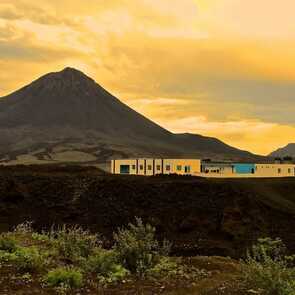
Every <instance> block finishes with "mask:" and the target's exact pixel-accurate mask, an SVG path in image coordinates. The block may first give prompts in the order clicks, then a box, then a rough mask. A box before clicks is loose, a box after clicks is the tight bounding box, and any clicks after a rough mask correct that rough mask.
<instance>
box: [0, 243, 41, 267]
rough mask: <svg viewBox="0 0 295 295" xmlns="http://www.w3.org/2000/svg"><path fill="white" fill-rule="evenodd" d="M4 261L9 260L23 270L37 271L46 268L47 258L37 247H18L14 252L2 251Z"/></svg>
mask: <svg viewBox="0 0 295 295" xmlns="http://www.w3.org/2000/svg"><path fill="white" fill-rule="evenodd" d="M0 260H1V261H2V262H9V263H11V264H13V265H15V267H16V268H17V269H18V270H19V271H22V272H35V271H39V270H41V269H42V268H44V266H45V264H46V259H45V257H44V256H42V255H41V254H40V253H39V251H38V250H37V249H36V248H35V247H29V248H18V249H17V250H16V251H15V252H14V253H7V252H6V253H3V252H1V253H0Z"/></svg>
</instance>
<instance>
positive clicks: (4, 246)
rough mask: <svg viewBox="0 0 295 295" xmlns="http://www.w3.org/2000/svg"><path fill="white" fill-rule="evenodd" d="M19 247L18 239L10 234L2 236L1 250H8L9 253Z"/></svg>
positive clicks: (0, 238) (0, 237)
mask: <svg viewBox="0 0 295 295" xmlns="http://www.w3.org/2000/svg"><path fill="white" fill-rule="evenodd" d="M16 249H17V243H16V240H15V239H14V238H13V237H12V236H10V235H7V234H6V235H1V236H0V250H2V251H6V252H8V253H13V252H15V251H16Z"/></svg>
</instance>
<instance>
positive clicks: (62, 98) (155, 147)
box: [0, 68, 255, 163]
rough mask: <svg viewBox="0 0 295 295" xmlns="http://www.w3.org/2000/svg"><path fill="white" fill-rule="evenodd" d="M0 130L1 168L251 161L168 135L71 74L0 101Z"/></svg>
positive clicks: (217, 144)
mask: <svg viewBox="0 0 295 295" xmlns="http://www.w3.org/2000/svg"><path fill="white" fill-rule="evenodd" d="M0 126H1V127H0V153H1V156H0V160H2V162H11V161H14V162H15V161H16V162H24V163H31V162H35V161H37V162H40V161H41V162H51V161H56V162H88V163H91V162H98V161H105V160H106V159H108V158H110V157H117V156H118V157H121V156H122V157H123V156H124V157H127V156H155V157H188V156H190V157H192V156H194V157H214V158H220V159H221V158H234V159H253V158H255V156H254V155H252V154H250V153H248V152H245V151H241V150H238V149H235V148H233V147H230V146H228V145H226V144H224V143H223V142H221V141H219V140H217V139H215V138H208V137H203V136H199V135H192V134H173V133H171V132H169V131H167V130H165V129H164V128H162V127H160V126H159V125H157V124H155V123H154V122H152V121H151V120H149V119H147V118H145V117H144V116H142V115H140V114H139V113H137V112H135V111H134V110H132V109H131V108H129V107H128V106H126V105H125V104H123V103H122V102H120V101H119V100H118V99H117V98H115V97H114V96H113V95H111V94H110V93H108V92H107V91H106V90H105V89H103V88H102V87H101V86H100V85H98V84H97V83H96V82H95V81H94V80H92V79H91V78H89V77H87V76H86V75H85V74H83V73H82V72H80V71H78V70H75V69H72V68H66V69H64V70H63V71H61V72H57V73H50V74H47V75H45V76H43V77H41V78H39V79H38V80H36V81H34V82H33V83H31V84H30V85H28V86H25V87H24V88H22V89H20V90H18V91H16V92H14V93H12V94H10V95H8V96H6V97H3V98H0Z"/></svg>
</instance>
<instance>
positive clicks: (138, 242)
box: [114, 218, 169, 275]
mask: <svg viewBox="0 0 295 295" xmlns="http://www.w3.org/2000/svg"><path fill="white" fill-rule="evenodd" d="M114 239H115V247H114V249H115V251H116V252H117V253H118V258H119V261H120V262H121V263H122V265H123V266H124V267H126V268H127V269H128V270H130V271H131V272H132V273H137V274H139V275H143V274H144V273H145V272H146V271H147V270H148V269H150V268H152V267H153V266H154V265H156V264H157V262H158V261H159V259H160V257H161V256H162V255H168V252H169V244H168V243H167V242H165V243H164V246H163V247H161V246H160V245H159V243H158V241H157V240H156V239H155V228H154V227H152V226H151V225H149V224H146V225H144V224H143V222H142V220H141V219H140V218H136V224H135V225H133V224H129V227H128V228H127V229H119V231H118V233H115V234H114Z"/></svg>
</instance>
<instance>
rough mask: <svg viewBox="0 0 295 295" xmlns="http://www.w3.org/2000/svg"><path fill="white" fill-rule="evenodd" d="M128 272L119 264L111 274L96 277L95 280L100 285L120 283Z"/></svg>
mask: <svg viewBox="0 0 295 295" xmlns="http://www.w3.org/2000/svg"><path fill="white" fill-rule="evenodd" d="M128 274H129V271H128V270H127V269H126V268H124V267H123V266H122V265H120V264H116V265H115V266H114V268H113V269H112V271H111V272H109V273H108V274H106V275H98V276H97V278H98V280H99V282H100V283H101V284H111V283H116V282H118V281H122V280H123V279H124V278H125V277H126V276H127V275H128Z"/></svg>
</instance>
